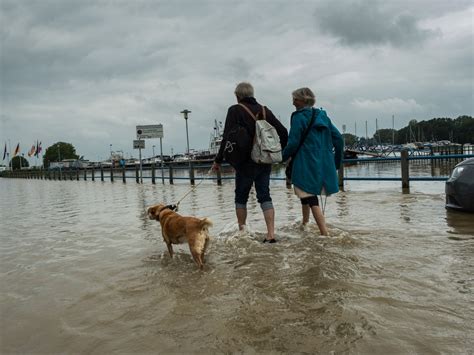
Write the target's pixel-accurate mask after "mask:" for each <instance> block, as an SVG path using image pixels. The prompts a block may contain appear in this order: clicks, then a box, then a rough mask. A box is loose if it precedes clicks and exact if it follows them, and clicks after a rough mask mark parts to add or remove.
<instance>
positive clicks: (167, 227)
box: [148, 204, 212, 269]
mask: <svg viewBox="0 0 474 355" xmlns="http://www.w3.org/2000/svg"><path fill="white" fill-rule="evenodd" d="M148 217H149V218H150V219H156V220H157V221H159V222H160V224H161V233H162V234H163V240H164V241H165V243H166V246H167V247H168V251H169V253H170V256H171V257H173V246H172V244H182V243H184V242H186V241H187V242H188V244H189V249H190V250H191V254H192V256H193V258H194V261H195V262H196V264H197V265H198V266H199V268H200V269H202V268H203V266H204V253H205V252H206V249H207V246H208V244H209V230H208V228H209V227H210V226H212V222H211V221H210V220H209V219H207V218H202V219H200V218H196V217H184V216H181V215H179V214H178V213H176V212H174V211H173V209H172V207H171V206H169V205H162V204H159V205H154V206H151V207H149V208H148Z"/></svg>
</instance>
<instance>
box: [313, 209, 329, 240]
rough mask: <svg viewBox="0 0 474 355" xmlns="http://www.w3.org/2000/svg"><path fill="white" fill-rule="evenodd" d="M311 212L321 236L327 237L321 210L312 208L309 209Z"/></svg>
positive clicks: (327, 233)
mask: <svg viewBox="0 0 474 355" xmlns="http://www.w3.org/2000/svg"><path fill="white" fill-rule="evenodd" d="M311 212H312V213H313V217H314V219H315V220H316V223H317V225H318V227H319V231H320V232H321V235H325V236H328V235H329V232H328V229H327V227H326V220H325V218H324V215H323V212H322V211H321V208H319V206H313V207H311Z"/></svg>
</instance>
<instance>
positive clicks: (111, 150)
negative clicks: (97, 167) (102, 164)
mask: <svg viewBox="0 0 474 355" xmlns="http://www.w3.org/2000/svg"><path fill="white" fill-rule="evenodd" d="M109 146H110V162H112V144H109Z"/></svg>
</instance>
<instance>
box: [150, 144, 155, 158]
mask: <svg viewBox="0 0 474 355" xmlns="http://www.w3.org/2000/svg"><path fill="white" fill-rule="evenodd" d="M151 147H152V148H153V159H155V145H152V146H151Z"/></svg>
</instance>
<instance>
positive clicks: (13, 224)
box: [0, 179, 474, 354]
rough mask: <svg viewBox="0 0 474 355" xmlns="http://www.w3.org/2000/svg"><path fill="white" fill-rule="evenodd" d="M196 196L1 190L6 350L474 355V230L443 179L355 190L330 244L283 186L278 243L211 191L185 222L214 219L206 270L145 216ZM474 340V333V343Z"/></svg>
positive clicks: (49, 187) (35, 183)
mask: <svg viewBox="0 0 474 355" xmlns="http://www.w3.org/2000/svg"><path fill="white" fill-rule="evenodd" d="M188 190H189V185H188V184H187V183H184V182H178V183H176V184H175V185H171V186H170V185H168V184H166V185H164V186H163V185H161V184H157V185H151V184H149V183H146V184H143V185H137V184H135V183H128V184H122V183H121V182H115V183H110V182H104V183H102V182H97V181H96V182H91V181H86V182H84V181H79V182H76V181H60V182H59V181H41V180H20V179H0V211H1V228H0V256H1V261H0V266H1V270H0V286H1V290H0V295H1V333H0V335H1V338H0V340H1V342H0V351H1V353H3V354H5V353H12V354H14V353H90V354H104V353H142V354H145V353H150V354H151V353H235V352H238V353H250V354H251V353H302V354H304V353H324V354H327V353H331V352H333V353H336V354H337V353H354V354H368V353H371V354H380V353H386V354H392V353H393V354H407V353H417V354H425V353H426V354H453V353H456V354H459V353H469V352H471V351H472V349H473V348H474V342H473V340H472V336H471V335H472V334H473V333H474V324H473V322H474V321H473V319H474V297H473V291H474V276H473V275H474V261H473V260H474V258H473V254H474V239H473V238H474V218H473V215H472V214H463V213H452V212H448V211H446V210H445V209H444V183H443V182H426V183H424V182H418V183H412V189H411V193H410V194H402V193H401V189H400V187H399V183H397V182H383V183H377V182H370V183H368V182H366V183H364V182H350V183H349V184H347V186H346V191H345V192H341V193H338V194H337V195H334V196H331V197H329V198H328V200H327V206H326V211H325V212H326V217H327V221H328V224H329V229H330V232H331V235H332V236H331V237H321V236H319V233H318V230H317V227H316V225H315V224H314V223H313V224H312V225H311V226H310V227H309V229H308V230H306V231H303V230H301V229H300V228H299V224H300V220H301V217H300V205H299V202H298V201H297V199H296V198H295V196H294V195H293V194H292V192H291V191H289V190H287V189H286V188H285V186H284V183H283V182H281V181H274V182H272V196H273V200H274V204H275V206H276V216H277V218H276V219H277V222H276V234H277V238H278V239H279V242H278V243H277V244H272V245H269V244H262V243H261V240H262V239H263V237H264V230H265V226H264V222H263V220H262V218H261V212H260V209H259V206H258V204H257V202H256V200H255V196H254V195H253V194H252V195H251V198H250V201H249V205H248V208H249V221H248V224H249V230H248V231H247V232H245V233H239V232H238V231H237V226H236V223H235V217H234V210H233V181H232V180H225V181H224V184H223V186H220V187H219V186H216V185H215V183H214V182H211V181H204V182H203V183H202V184H200V185H199V186H198V188H197V189H196V190H195V191H193V192H192V193H190V195H189V196H188V197H187V198H186V199H185V200H184V201H183V202H182V203H181V210H180V213H182V214H184V215H196V216H206V217H209V218H211V219H212V220H213V222H214V227H213V228H212V229H211V236H212V244H211V248H210V251H209V256H208V264H207V266H206V268H205V270H204V271H199V270H197V269H196V268H195V265H194V264H193V261H192V259H191V257H190V254H189V251H188V249H187V247H186V246H179V247H175V250H176V252H177V253H176V256H175V258H174V259H170V257H169V255H168V253H167V251H166V246H165V244H164V243H163V241H162V239H161V234H160V227H159V225H158V223H157V222H156V221H151V220H148V219H147V218H146V214H145V208H146V206H148V205H151V204H153V203H156V202H160V201H165V202H169V203H172V202H176V201H177V200H178V199H179V198H180V197H181V196H183V195H184V194H185V193H186V192H187V191H188ZM470 334H471V335H470Z"/></svg>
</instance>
